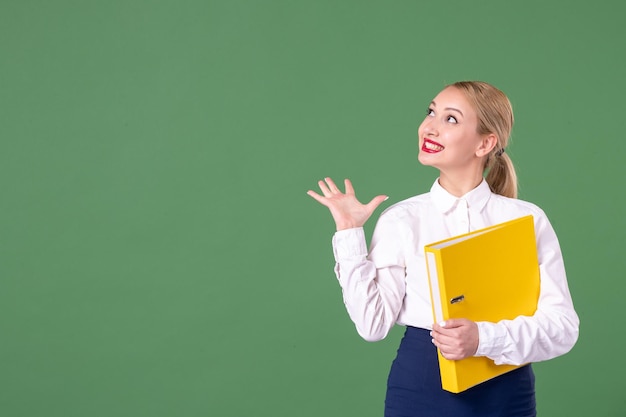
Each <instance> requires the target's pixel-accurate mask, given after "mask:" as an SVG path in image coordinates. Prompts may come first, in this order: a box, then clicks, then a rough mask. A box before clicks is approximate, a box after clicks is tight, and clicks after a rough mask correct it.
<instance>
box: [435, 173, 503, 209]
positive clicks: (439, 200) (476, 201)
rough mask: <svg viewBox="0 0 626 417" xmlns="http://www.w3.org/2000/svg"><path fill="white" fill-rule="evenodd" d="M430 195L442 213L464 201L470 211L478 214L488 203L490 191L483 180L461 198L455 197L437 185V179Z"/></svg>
mask: <svg viewBox="0 0 626 417" xmlns="http://www.w3.org/2000/svg"><path fill="white" fill-rule="evenodd" d="M430 195H431V198H432V200H433V203H434V204H435V206H436V207H437V209H438V210H440V211H441V212H442V213H447V212H449V211H450V210H452V209H453V208H454V207H456V205H457V204H458V202H459V201H460V200H465V201H466V202H467V205H468V207H469V209H470V210H472V211H477V212H480V211H481V210H482V209H483V207H485V204H487V201H489V197H491V189H490V188H489V184H487V181H485V179H484V178H483V180H482V181H481V183H480V184H478V186H477V187H476V188H474V189H473V190H471V191H469V192H468V193H466V194H465V195H464V196H462V197H455V196H453V195H452V194H450V193H449V192H447V191H446V190H445V189H444V188H443V187H442V186H441V185H440V184H439V179H436V180H435V183H434V184H433V186H432V187H431V188H430Z"/></svg>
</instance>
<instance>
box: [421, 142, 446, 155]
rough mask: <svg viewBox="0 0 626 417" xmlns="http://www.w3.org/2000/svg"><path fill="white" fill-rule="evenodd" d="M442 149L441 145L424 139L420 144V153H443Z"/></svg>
mask: <svg viewBox="0 0 626 417" xmlns="http://www.w3.org/2000/svg"><path fill="white" fill-rule="evenodd" d="M443 149H444V147H443V145H440V144H438V143H437V142H433V141H432V140H430V139H424V143H422V151H424V152H427V153H437V152H441V151H443Z"/></svg>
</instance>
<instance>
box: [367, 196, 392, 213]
mask: <svg viewBox="0 0 626 417" xmlns="http://www.w3.org/2000/svg"><path fill="white" fill-rule="evenodd" d="M388 198H389V196H386V195H379V196H376V197H374V198H372V201H370V202H369V203H367V205H366V207H367V209H368V210H369V211H370V212H372V213H373V212H374V210H376V208H377V207H378V206H380V204H381V203H382V202H383V201H385V200H387V199H388Z"/></svg>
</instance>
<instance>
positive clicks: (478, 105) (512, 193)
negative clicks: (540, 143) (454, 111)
mask: <svg viewBox="0 0 626 417" xmlns="http://www.w3.org/2000/svg"><path fill="white" fill-rule="evenodd" d="M448 87H454V88H457V89H459V90H460V91H461V92H462V93H463V94H464V95H465V97H466V98H467V99H468V100H469V101H470V103H471V104H472V105H473V106H474V109H475V110H476V113H477V115H478V133H479V134H481V135H486V134H490V133H491V134H494V135H495V136H496V137H497V138H498V141H497V143H496V146H494V148H493V149H492V150H491V152H490V153H489V155H487V158H486V160H485V167H484V171H487V176H486V178H485V179H486V181H487V183H488V184H489V188H491V191H493V192H494V193H496V194H500V195H503V196H505V197H511V198H517V175H516V174H515V167H514V166H513V161H511V158H509V156H508V155H507V154H506V153H505V149H506V147H507V146H508V144H509V138H510V136H511V130H512V129H513V121H514V118H513V107H512V106H511V102H510V101H509V99H508V97H507V96H506V94H504V93H503V92H502V91H500V90H498V89H497V88H496V87H494V86H492V85H491V84H488V83H486V82H482V81H459V82H456V83H454V84H450V85H449V86H448Z"/></svg>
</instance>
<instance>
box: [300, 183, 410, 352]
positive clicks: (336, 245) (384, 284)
mask: <svg viewBox="0 0 626 417" xmlns="http://www.w3.org/2000/svg"><path fill="white" fill-rule="evenodd" d="M318 185H319V186H320V189H321V190H322V193H323V196H320V195H318V194H317V193H315V192H313V191H309V192H308V194H309V195H310V196H311V197H313V198H314V199H315V200H317V201H318V202H320V203H321V204H323V205H325V206H326V207H328V208H329V210H330V212H331V214H332V216H333V219H334V220H335V225H336V227H337V233H335V235H334V236H333V251H334V255H335V261H336V265H335V273H336V275H337V279H338V280H339V283H340V285H341V289H342V292H343V299H344V303H345V305H346V309H347V311H348V314H349V315H350V318H351V319H352V321H353V322H354V323H355V326H356V328H357V331H358V333H359V334H360V335H361V336H362V337H363V338H364V339H366V340H368V341H375V340H380V339H383V338H384V337H385V336H386V335H387V333H388V332H389V330H390V329H391V327H393V325H394V324H395V321H396V318H397V316H398V312H399V310H400V308H401V306H402V300H403V298H404V288H405V287H404V268H403V267H401V266H398V265H397V262H395V263H394V262H393V261H392V260H391V259H386V258H389V256H388V255H385V252H390V251H391V252H393V251H394V249H393V248H392V247H391V246H390V245H387V244H386V243H388V242H386V241H388V240H391V241H394V242H397V241H398V240H399V239H398V236H397V235H396V236H390V234H389V232H388V229H389V228H388V227H386V226H385V224H386V222H384V221H382V219H381V221H379V224H378V225H377V227H376V230H375V232H374V236H373V238H372V253H371V254H370V256H368V253H367V243H366V241H365V234H364V232H363V228H362V226H363V224H364V223H365V222H366V221H367V219H368V218H369V217H370V216H371V214H372V212H373V211H374V210H375V209H376V207H378V205H379V204H380V203H382V202H383V201H384V200H386V199H387V197H386V196H384V195H381V196H378V197H375V198H374V199H373V200H372V201H371V202H370V203H369V204H367V205H363V204H361V203H359V202H358V200H357V199H356V196H355V193H354V189H353V188H352V184H351V183H350V181H349V180H346V181H345V186H346V193H345V194H343V193H341V192H340V191H339V190H338V188H337V187H336V186H335V184H334V183H333V181H332V180H331V179H330V178H326V179H325V183H324V182H323V181H320V182H319V183H318ZM388 236H389V237H388ZM379 243H383V244H382V245H379ZM396 244H397V243H396ZM385 249H386V251H385ZM378 254H380V255H378ZM373 258H375V259H379V262H375V261H374V260H373Z"/></svg>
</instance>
